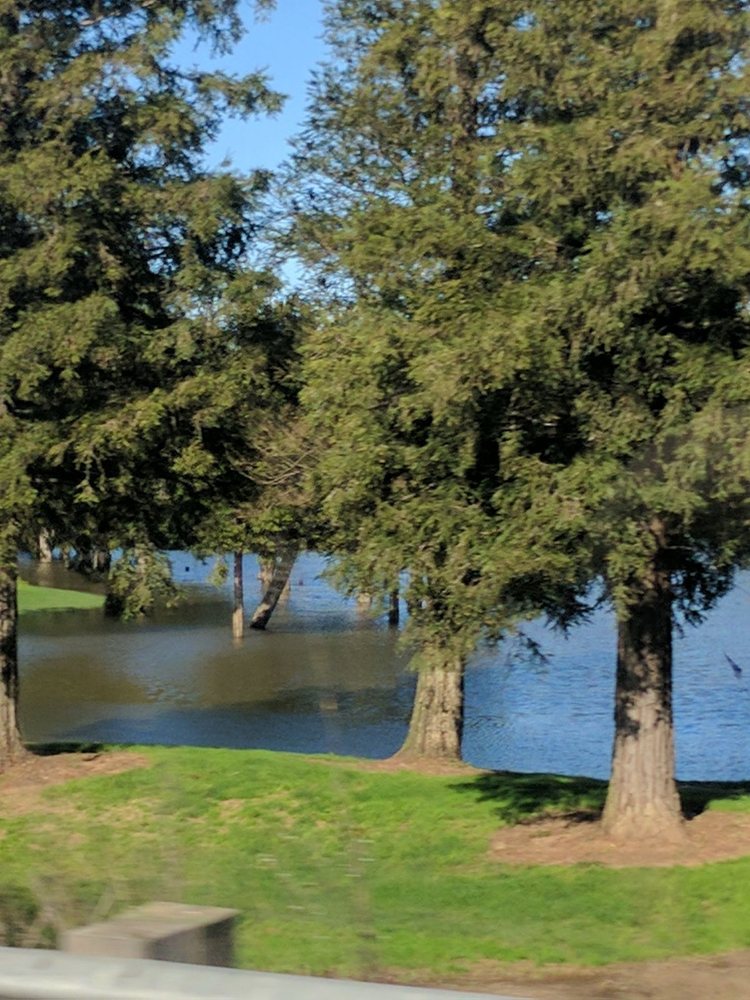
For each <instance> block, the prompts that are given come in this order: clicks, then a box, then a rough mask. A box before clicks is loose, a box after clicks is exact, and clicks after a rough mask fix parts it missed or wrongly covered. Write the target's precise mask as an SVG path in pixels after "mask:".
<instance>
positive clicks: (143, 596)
mask: <svg viewBox="0 0 750 1000" xmlns="http://www.w3.org/2000/svg"><path fill="white" fill-rule="evenodd" d="M179 596H180V592H179V589H178V588H177V586H176V585H175V583H174V582H173V581H172V567H171V566H170V563H169V560H168V559H167V557H166V556H165V555H163V554H162V553H161V552H157V551H155V550H154V549H152V548H149V547H148V546H138V547H137V548H134V549H126V550H125V551H124V552H123V553H122V554H121V555H120V557H119V558H118V559H117V560H116V562H115V563H114V565H113V566H112V569H111V570H110V574H109V584H108V587H107V600H106V604H105V610H106V611H107V613H108V614H110V615H115V616H117V617H118V618H124V619H125V620H127V619H129V618H137V617H139V616H140V615H145V614H147V613H148V612H149V611H151V610H152V609H153V607H154V604H155V603H156V602H157V601H159V602H161V603H162V604H164V605H165V606H166V607H174V605H175V604H176V603H177V601H178V600H179Z"/></svg>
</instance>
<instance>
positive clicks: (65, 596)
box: [18, 580, 104, 614]
mask: <svg viewBox="0 0 750 1000" xmlns="http://www.w3.org/2000/svg"><path fill="white" fill-rule="evenodd" d="M103 605H104V598H103V597H102V596H101V595H100V594H86V593H84V592H82V591H79V590H61V589H60V588H57V587H37V586H34V585H33V584H31V583H26V582H25V581H24V580H19V581H18V610H19V612H20V614H25V613H26V612H29V611H70V610H73V609H75V608H101V607H103Z"/></svg>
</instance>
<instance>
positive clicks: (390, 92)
mask: <svg viewBox="0 0 750 1000" xmlns="http://www.w3.org/2000/svg"><path fill="white" fill-rule="evenodd" d="M511 6H512V8H513V9H510V7H507V8H506V9H504V5H499V9H498V5H492V6H491V7H490V5H488V4H486V3H478V2H470V3H464V4H461V5H458V4H449V3H443V4H435V3H432V2H427V0H424V2H421V0H399V2H391V3H379V4H373V3H366V2H364V0H363V2H341V3H331V4H329V5H328V8H327V10H328V19H327V31H328V34H327V37H328V40H329V44H330V45H331V49H332V60H331V63H330V65H329V66H328V67H327V68H325V69H324V70H322V71H321V73H320V74H319V76H318V78H317V80H316V82H315V85H314V87H313V99H312V102H311V106H310V111H309V118H308V125H307V129H306V131H305V132H303V134H302V135H301V137H300V139H299V141H298V144H297V152H296V157H295V162H294V164H293V169H292V177H293V179H294V182H295V183H294V186H293V190H292V198H291V204H292V209H293V211H294V213H295V218H296V226H295V236H296V246H297V250H298V252H299V253H300V254H301V255H302V256H303V258H304V259H305V260H306V262H307V263H308V264H309V265H311V266H312V267H313V268H314V269H315V272H316V276H317V280H318V283H319V286H321V287H322V294H323V296H324V297H325V296H326V295H328V297H329V300H330V302H331V304H330V306H329V309H328V313H327V322H325V323H324V324H323V328H322V329H321V331H320V332H319V334H318V335H317V337H315V338H313V340H312V342H311V344H310V345H309V348H308V351H307V359H308V361H307V369H306V390H305V393H306V400H307V406H308V413H309V418H310V420H311V421H312V422H313V425H314V426H315V427H316V429H317V433H318V434H319V435H321V437H323V438H324V440H325V445H324V448H323V452H322V463H321V466H320V469H319V473H318V474H319V477H320V481H321V486H320V491H321V494H322V497H323V507H324V509H325V510H326V511H327V512H328V516H329V519H330V522H331V524H332V525H333V526H334V529H335V530H334V535H333V537H334V544H335V545H337V547H338V549H339V552H340V554H341V556H342V565H343V572H344V576H345V578H346V581H347V582H348V584H349V586H350V588H351V589H352V590H365V591H367V592H369V593H375V594H378V595H380V597H381V598H382V599H383V600H384V601H385V600H387V599H389V597H390V593H391V591H392V590H393V588H394V586H396V585H397V584H398V581H399V577H400V576H401V574H402V573H403V572H404V571H406V572H407V573H408V579H409V581H410V582H409V584H408V589H407V593H406V594H405V596H406V599H407V603H408V604H409V606H410V607H411V608H412V614H411V616H410V620H409V624H408V627H407V629H406V633H405V638H406V641H407V642H411V643H413V644H414V645H415V646H416V648H417V650H418V655H417V656H416V658H415V664H417V665H418V666H419V677H418V684H417V693H416V699H415V705H414V711H413V714H412V720H411V725H410V730H409V735H408V737H407V740H406V743H405V746H404V752H405V753H409V754H418V755H430V756H439V757H443V758H456V757H458V756H459V754H460V738H461V727H462V721H463V673H464V667H465V664H466V661H467V658H468V656H469V655H470V653H471V652H472V651H473V649H474V647H475V645H476V643H477V641H478V639H479V638H480V637H484V638H489V637H492V636H497V635H498V634H500V632H501V631H502V629H503V628H504V627H505V626H507V625H508V624H509V623H510V622H512V621H513V619H514V618H515V616H516V615H517V614H518V613H519V611H520V606H521V604H522V603H523V601H524V599H525V598H524V595H523V594H521V592H520V591H519V592H518V594H512V593H511V592H510V591H508V593H507V594H505V596H504V597H503V599H502V601H501V600H500V598H499V593H500V591H502V590H503V586H504V584H502V583H501V582H500V576H501V574H500V571H499V568H497V567H496V571H495V573H494V577H493V578H492V580H491V579H490V578H489V577H488V574H487V572H486V557H485V553H486V551H487V545H488V544H489V542H490V540H491V539H492V538H493V537H495V535H496V534H497V530H498V529H497V524H496V519H495V505H494V501H493V495H494V491H495V489H496V487H497V476H498V468H499V456H500V451H501V448H500V437H501V436H502V433H503V432H504V428H505V426H506V423H507V421H508V420H510V419H511V417H510V416H508V415H509V414H511V410H512V404H511V397H512V395H513V392H514V383H515V381H516V380H517V378H518V376H519V373H523V372H526V371H528V370H529V368H532V367H533V359H534V355H535V352H536V351H537V350H539V347H538V345H536V344H535V343H534V341H533V339H532V338H531V337H530V335H529V331H528V330H525V329H523V328H522V327H520V326H516V327H512V326H511V324H510V323H508V321H507V319H506V314H507V313H509V312H511V313H512V311H513V310H514V309H515V308H516V307H517V299H518V298H519V291H518V288H517V286H518V282H519V279H520V278H522V277H524V276H525V271H524V270H523V269H524V268H526V269H528V263H527V261H526V260H525V259H524V257H523V255H522V254H521V253H520V252H519V250H520V249H521V248H519V247H517V246H515V245H514V240H515V239H516V237H515V234H514V232H513V226H514V221H515V220H514V219H513V218H511V217H510V216H505V215H504V214H503V211H502V192H503V186H504V174H505V173H506V171H507V167H506V165H505V159H506V158H510V154H511V150H510V148H509V147H508V146H507V143H506V139H505V137H504V135H503V133H502V130H501V125H502V123H503V119H504V116H507V115H508V114H509V113H510V111H509V109H508V107H507V106H506V102H505V101H504V99H503V98H502V97H501V96H500V95H499V94H498V87H499V81H500V80H501V79H502V73H503V68H502V56H501V53H500V51H499V48H498V39H499V38H501V37H502V36H503V33H504V32H506V31H507V30H508V29H509V28H510V26H511V25H512V23H513V22H514V20H515V18H516V16H517V11H516V9H515V5H511ZM318 292H319V294H320V287H319V289H318ZM342 387H345V391H342ZM518 408H519V409H520V410H521V411H522V412H523V408H524V407H523V404H521V403H519V404H518ZM536 408H537V409H538V406H537V407H536ZM528 593H529V595H530V594H531V590H529V591H528ZM529 606H531V605H529Z"/></svg>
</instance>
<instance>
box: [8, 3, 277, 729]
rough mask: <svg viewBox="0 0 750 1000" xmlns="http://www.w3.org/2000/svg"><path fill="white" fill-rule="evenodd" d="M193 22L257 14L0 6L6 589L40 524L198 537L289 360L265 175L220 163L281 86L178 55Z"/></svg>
mask: <svg viewBox="0 0 750 1000" xmlns="http://www.w3.org/2000/svg"><path fill="white" fill-rule="evenodd" d="M260 6H267V4H261V5H260ZM188 27H189V28H191V29H192V30H193V31H195V32H197V34H198V35H199V36H201V37H204V38H207V39H209V40H210V41H211V42H212V43H213V44H214V45H215V46H216V47H218V48H224V47H226V46H228V45H231V43H232V42H233V41H234V40H236V39H237V38H238V37H239V34H240V32H241V30H242V25H241V21H240V15H239V12H238V9H237V7H236V5H235V4H234V3H233V2H217V3H208V4H206V3H192V2H185V3H179V4H166V3H161V2H159V0H155V2H149V3H145V4H142V3H130V2H125V3H120V2H118V3H114V4H106V3H105V4H100V3H81V4H73V5H70V4H67V3H50V4H45V5H43V6H42V7H39V6H38V5H34V4H28V3H25V2H11V0H5V2H3V3H2V6H1V7H0V223H1V224H0V234H1V235H0V421H1V422H2V426H1V427H0V490H1V492H0V537H1V538H2V557H1V558H0V573H1V574H2V581H0V582H2V583H3V586H4V587H6V589H7V588H8V587H10V586H12V579H13V574H14V566H15V559H16V551H17V549H18V547H19V545H20V544H21V541H22V539H23V537H24V536H25V535H26V536H27V535H28V534H29V533H30V532H31V531H32V530H33V531H36V530H38V528H39V527H40V526H43V527H45V528H49V529H51V531H52V533H53V535H54V537H56V538H57V539H58V541H73V540H74V539H76V538H78V537H80V536H81V535H85V536H90V537H93V538H104V539H106V540H107V541H108V542H109V543H110V544H112V545H121V546H124V547H128V546H133V545H135V544H144V543H146V542H148V543H151V544H156V545H164V544H165V543H169V542H173V541H175V540H180V541H181V542H183V543H187V542H189V541H190V540H191V539H192V538H194V537H195V534H196V525H197V524H198V523H199V522H200V521H201V518H202V516H203V515H204V513H205V511H204V508H203V507H202V503H203V502H204V501H207V500H208V499H210V498H213V497H214V496H215V495H216V491H217V490H220V489H221V487H222V484H223V479H224V478H225V477H226V476H227V475H228V474H229V473H228V472H227V466H226V464H225V463H224V462H223V461H222V455H223V454H224V452H225V451H226V449H227V448H230V447H231V444H232V438H233V436H239V435H240V433H241V431H240V427H241V425H243V422H244V423H246V422H247V419H248V417H247V413H248V410H249V411H254V412H257V411H258V410H262V409H263V407H264V406H265V405H266V403H267V402H268V399H269V393H270V391H271V390H270V384H271V382H273V380H274V376H273V372H272V369H273V368H274V366H275V365H276V364H277V363H278V364H282V362H280V361H278V360H277V359H276V358H275V356H274V355H275V352H276V348H277V346H278V343H279V341H280V340H282V339H283V338H284V336H285V334H284V333H283V332H282V331H281V327H282V326H283V323H282V321H281V313H282V312H283V308H282V306H281V305H280V304H279V303H278V302H277V301H276V298H277V290H278V283H277V282H276V280H275V278H273V277H272V276H270V275H269V274H267V273H263V272H262V271H259V270H257V269H256V270H252V269H250V268H248V267H247V262H246V253H247V249H248V247H249V245H250V244H251V242H252V240H253V239H254V236H255V231H256V228H257V227H256V222H255V212H256V205H257V201H258V198H259V197H260V196H261V195H262V194H263V192H264V191H265V189H266V187H267V182H268V178H267V175H266V174H265V173H264V172H262V171H260V172H256V173H255V174H252V175H251V176H249V177H241V176H239V175H237V174H234V173H232V172H231V171H230V170H228V169H225V170H219V171H212V170H209V169H208V168H207V167H206V165H205V161H204V151H205V149H206V146H207V144H208V143H209V142H210V141H211V139H212V138H213V137H214V136H215V135H216V133H217V129H218V127H219V125H220V122H221V120H222V118H223V116H224V115H225V114H239V115H249V114H255V113H263V112H268V111H273V110H275V109H277V108H278V107H279V102H280V97H279V96H278V95H277V94H276V93H274V92H273V91H272V90H271V89H270V88H269V86H268V84H267V82H266V80H265V78H264V77H263V76H262V75H261V74H257V73H255V74H250V75H249V76H246V77H242V78H240V77H233V76H230V75H226V74H223V73H206V72H203V71H201V70H200V69H192V70H185V69H182V68H180V67H178V66H177V65H176V64H175V62H174V59H173V58H172V49H173V46H174V43H175V42H176V40H177V39H178V38H179V37H180V35H181V33H182V32H183V31H184V30H185V29H187V28H188ZM242 433H244V430H243V431H242ZM219 437H221V445H220V446H219V444H218V441H217V439H218V438H219ZM243 443H244V437H243ZM220 452H221V454H219V453H220ZM9 641H10V640H9ZM6 661H7V670H6V668H5V667H4V674H8V677H9V676H10V674H13V672H14V670H15V668H14V666H13V665H12V661H13V655H12V654H11V653H8V656H7V657H6ZM8 677H6V691H7V690H8V689H9V684H10V685H11V686H12V683H11V681H10V680H8ZM11 700H12V699H11ZM11 728H12V727H11ZM6 729H7V727H6Z"/></svg>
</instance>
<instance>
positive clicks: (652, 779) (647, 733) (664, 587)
mask: <svg viewBox="0 0 750 1000" xmlns="http://www.w3.org/2000/svg"><path fill="white" fill-rule="evenodd" d="M674 769H675V762H674V734H673V724H672V592H671V584H670V580H669V574H668V572H667V571H666V570H663V569H660V568H659V565H658V559H657V560H655V561H654V566H653V568H652V570H651V573H650V575H649V577H648V578H647V579H646V580H644V581H643V584H642V586H641V587H640V588H639V591H638V593H637V596H636V597H635V598H634V599H633V600H632V602H631V603H630V605H629V606H628V607H627V608H626V609H625V610H624V611H623V612H622V613H621V615H620V616H619V621H618V640H617V686H616V692H615V739H614V750H613V756H612V776H611V778H610V782H609V790H608V792H607V801H606V804H605V807H604V814H603V816H602V825H603V827H604V829H605V831H606V832H607V833H608V834H609V835H610V836H611V837H613V838H615V839H627V840H630V839H635V838H641V839H646V838H652V837H655V836H657V837H660V838H662V839H664V838H669V839H674V840H680V839H682V838H683V837H684V835H685V834H684V828H683V823H682V813H681V809H680V798H679V794H678V792H677V785H676V783H675V777H674Z"/></svg>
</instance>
